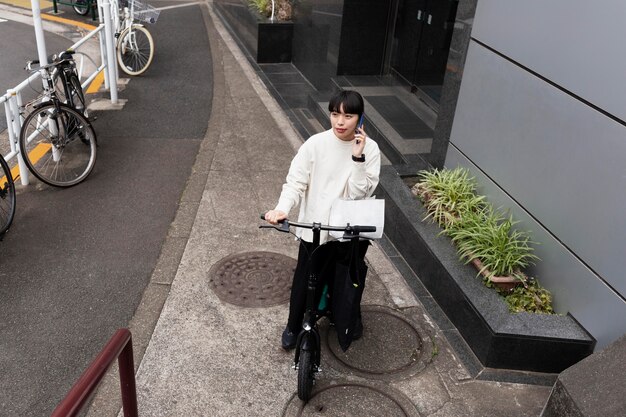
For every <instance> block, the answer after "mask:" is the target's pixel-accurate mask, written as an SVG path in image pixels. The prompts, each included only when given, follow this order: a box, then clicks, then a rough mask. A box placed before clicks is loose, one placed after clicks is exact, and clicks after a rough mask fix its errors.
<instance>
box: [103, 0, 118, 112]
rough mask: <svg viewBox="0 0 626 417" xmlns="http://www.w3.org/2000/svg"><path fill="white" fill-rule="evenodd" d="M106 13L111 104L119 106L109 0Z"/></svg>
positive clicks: (105, 23) (105, 25) (105, 7)
mask: <svg viewBox="0 0 626 417" xmlns="http://www.w3.org/2000/svg"><path fill="white" fill-rule="evenodd" d="M102 9H103V11H104V38H105V43H106V51H107V72H108V74H109V91H110V92H111V103H112V104H117V73H116V68H115V66H116V65H117V63H116V62H115V44H114V43H113V40H114V38H113V28H112V27H111V26H113V25H112V22H111V4H110V3H109V1H108V0H104V1H103V2H102Z"/></svg>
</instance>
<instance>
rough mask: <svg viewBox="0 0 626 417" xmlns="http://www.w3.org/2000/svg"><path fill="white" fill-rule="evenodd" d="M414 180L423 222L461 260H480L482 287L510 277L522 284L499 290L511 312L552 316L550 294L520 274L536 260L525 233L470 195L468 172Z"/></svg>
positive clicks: (473, 189) (438, 172)
mask: <svg viewBox="0 0 626 417" xmlns="http://www.w3.org/2000/svg"><path fill="white" fill-rule="evenodd" d="M418 177H419V179H420V181H419V182H418V183H417V184H416V185H415V186H414V187H413V192H414V193H415V194H416V195H417V196H418V197H419V198H420V199H421V200H422V202H423V203H424V207H425V208H426V211H427V213H428V214H427V215H426V217H425V218H424V220H428V219H430V220H432V221H434V222H436V223H438V224H439V226H440V227H441V228H442V233H443V234H446V235H448V236H449V237H450V238H451V239H452V241H453V242H454V244H455V245H456V247H457V253H458V254H459V257H460V258H461V260H462V261H464V262H465V263H470V262H472V261H473V260H474V259H478V260H479V261H480V263H481V264H482V265H481V266H480V268H481V269H480V270H479V272H478V274H479V275H481V274H482V275H483V276H485V280H484V282H485V285H487V286H488V287H493V286H494V285H493V283H492V282H491V280H490V279H491V278H493V277H497V276H509V277H515V278H517V279H518V280H520V282H521V283H522V284H523V285H518V286H517V287H515V288H513V289H512V290H511V291H508V292H507V291H503V290H499V292H500V293H501V294H502V295H503V296H505V300H506V302H507V304H508V305H509V309H510V310H511V311H515V312H518V311H529V312H541V313H552V312H553V311H552V305H551V302H552V297H551V295H550V292H549V291H548V290H546V289H545V288H542V287H541V286H540V285H539V283H538V282H537V280H535V279H529V278H527V277H526V275H525V274H524V272H523V271H524V269H526V268H527V267H528V266H530V265H532V264H534V262H535V261H536V260H538V259H539V258H538V257H537V256H536V255H535V254H533V248H532V247H531V244H532V243H533V242H531V240H530V234H529V233H528V232H526V231H522V230H516V229H514V228H513V226H514V225H515V224H516V223H517V222H515V221H514V220H513V217H512V216H510V215H509V216H505V215H504V214H502V213H501V212H499V211H496V210H495V209H494V208H493V206H492V205H491V204H489V203H487V202H486V201H485V197H484V196H479V195H476V181H475V179H474V178H473V177H471V176H470V175H469V171H468V170H467V169H465V168H456V169H453V170H447V169H442V170H437V169H435V170H433V171H420V172H419V173H418Z"/></svg>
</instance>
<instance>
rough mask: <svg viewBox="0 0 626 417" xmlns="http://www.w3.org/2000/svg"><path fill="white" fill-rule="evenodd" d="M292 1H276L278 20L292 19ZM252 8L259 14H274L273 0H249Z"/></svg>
mask: <svg viewBox="0 0 626 417" xmlns="http://www.w3.org/2000/svg"><path fill="white" fill-rule="evenodd" d="M291 3H292V2H291V1H290V0H275V1H274V17H275V18H276V19H277V20H290V19H291V14H292V4H291ZM248 4H249V5H250V8H252V9H253V10H256V11H257V12H258V13H259V14H261V15H263V16H265V17H270V16H271V15H272V0H248Z"/></svg>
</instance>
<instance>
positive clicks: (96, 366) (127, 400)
mask: <svg viewBox="0 0 626 417" xmlns="http://www.w3.org/2000/svg"><path fill="white" fill-rule="evenodd" d="M115 359H117V362H118V365H119V369H120V385H121V389H122V409H123V410H124V417H137V416H138V413H137V390H136V387H135V365H134V363H133V340H132V337H131V334H130V330H128V329H119V330H118V331H117V332H115V334H114V335H113V337H111V340H109V343H107V344H106V346H105V347H104V348H103V349H102V351H101V352H100V354H99V355H98V356H97V357H96V359H94V360H93V362H91V365H89V368H87V370H86V371H85V372H83V374H82V375H81V377H80V378H79V379H78V381H76V383H75V384H74V386H73V387H72V389H71V390H70V392H68V393H67V395H66V396H65V398H64V399H63V401H61V403H60V404H59V405H58V406H57V408H56V409H55V410H54V411H53V412H52V414H51V417H71V416H77V415H78V413H79V412H80V411H81V410H82V408H83V407H84V406H85V404H86V403H87V401H88V400H89V397H90V396H91V394H93V392H94V391H95V389H96V388H97V387H98V385H99V384H100V382H101V381H102V378H103V377H104V375H105V374H106V372H107V370H108V369H109V368H110V367H111V365H112V364H113V361H115Z"/></svg>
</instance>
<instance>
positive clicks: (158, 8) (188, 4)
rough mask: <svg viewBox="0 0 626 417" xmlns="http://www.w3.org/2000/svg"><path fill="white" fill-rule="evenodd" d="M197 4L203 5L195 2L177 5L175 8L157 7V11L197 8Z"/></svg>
mask: <svg viewBox="0 0 626 417" xmlns="http://www.w3.org/2000/svg"><path fill="white" fill-rule="evenodd" d="M196 4H201V2H199V1H194V2H193V3H183V4H177V5H175V6H163V7H155V9H157V10H169V9H178V8H179V7H188V6H195V5H196Z"/></svg>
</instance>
